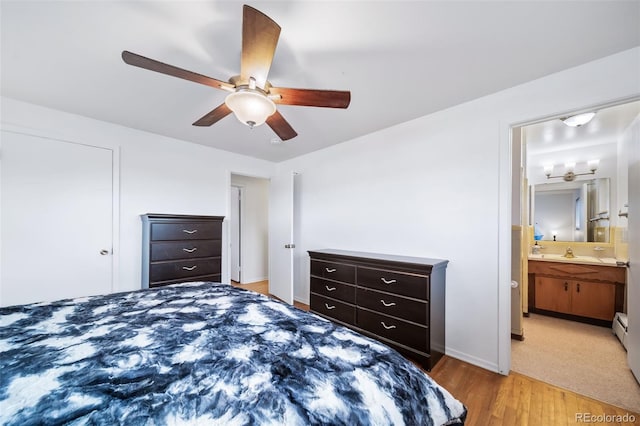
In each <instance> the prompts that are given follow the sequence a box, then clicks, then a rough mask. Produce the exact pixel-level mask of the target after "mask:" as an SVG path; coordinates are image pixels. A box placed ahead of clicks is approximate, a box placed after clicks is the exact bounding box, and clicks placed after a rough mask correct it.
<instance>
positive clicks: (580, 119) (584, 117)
mask: <svg viewBox="0 0 640 426" xmlns="http://www.w3.org/2000/svg"><path fill="white" fill-rule="evenodd" d="M595 115H596V113H595V112H585V113H584V114H577V115H572V116H570V117H566V118H562V119H561V120H562V122H563V123H564V124H566V125H567V126H569V127H580V126H583V125H585V124H587V123H588V122H590V121H591V119H593V117H595Z"/></svg>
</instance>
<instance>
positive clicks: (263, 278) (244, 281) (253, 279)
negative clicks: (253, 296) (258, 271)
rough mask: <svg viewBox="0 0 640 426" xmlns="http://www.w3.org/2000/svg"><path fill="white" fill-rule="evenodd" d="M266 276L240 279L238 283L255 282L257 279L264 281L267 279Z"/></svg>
mask: <svg viewBox="0 0 640 426" xmlns="http://www.w3.org/2000/svg"><path fill="white" fill-rule="evenodd" d="M268 279H269V278H268V277H252V278H249V279H244V278H243V279H242V281H240V284H251V283H257V282H258V281H266V280H268Z"/></svg>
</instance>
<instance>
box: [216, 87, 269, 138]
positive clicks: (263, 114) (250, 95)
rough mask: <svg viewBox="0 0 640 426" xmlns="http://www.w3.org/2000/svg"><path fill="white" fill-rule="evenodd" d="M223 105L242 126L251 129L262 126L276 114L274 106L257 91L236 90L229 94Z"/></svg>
mask: <svg viewBox="0 0 640 426" xmlns="http://www.w3.org/2000/svg"><path fill="white" fill-rule="evenodd" d="M224 103H225V104H226V105H227V106H228V107H229V109H230V110H231V111H233V113H234V115H235V116H236V118H237V119H238V120H239V121H240V122H241V123H242V124H245V125H247V126H249V127H251V128H254V127H255V126H259V125H261V124H264V122H265V121H267V118H269V116H271V115H272V114H273V113H274V112H276V104H275V103H274V102H273V101H272V100H271V99H269V98H268V97H267V96H265V95H263V94H262V93H260V92H259V91H257V90H251V89H241V90H238V91H236V92H234V93H231V94H229V95H228V96H227V98H226V99H225V100H224Z"/></svg>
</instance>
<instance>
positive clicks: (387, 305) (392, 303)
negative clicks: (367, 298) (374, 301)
mask: <svg viewBox="0 0 640 426" xmlns="http://www.w3.org/2000/svg"><path fill="white" fill-rule="evenodd" d="M380 301H381V302H382V304H383V305H384V306H386V307H387V308H388V307H389V306H396V304H395V302H390V303H387V302H385V301H384V300H382V299H380Z"/></svg>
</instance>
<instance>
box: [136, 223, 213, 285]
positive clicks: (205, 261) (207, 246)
mask: <svg viewBox="0 0 640 426" xmlns="http://www.w3.org/2000/svg"><path fill="white" fill-rule="evenodd" d="M141 217H142V288H149V287H159V286H163V285H167V284H175V283H181V282H186V281H216V282H219V281H220V280H221V272H222V221H223V219H224V217H222V216H190V215H169V214H154V213H148V214H144V215H142V216H141Z"/></svg>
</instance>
